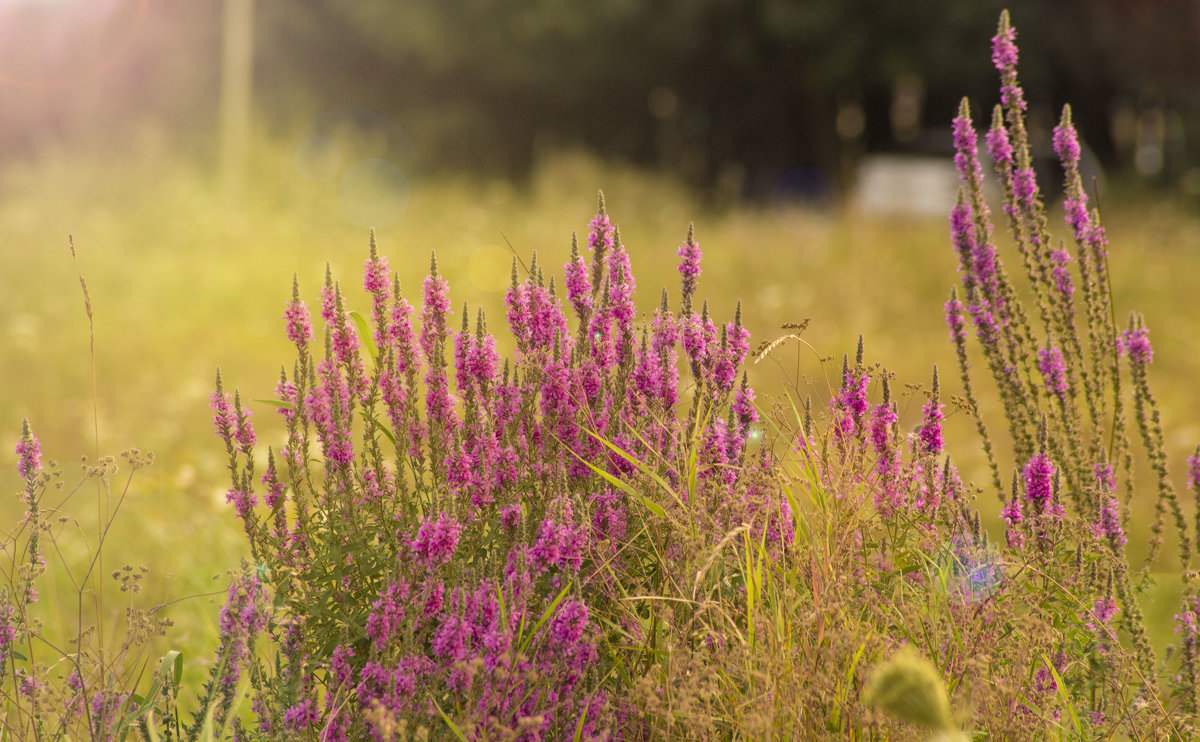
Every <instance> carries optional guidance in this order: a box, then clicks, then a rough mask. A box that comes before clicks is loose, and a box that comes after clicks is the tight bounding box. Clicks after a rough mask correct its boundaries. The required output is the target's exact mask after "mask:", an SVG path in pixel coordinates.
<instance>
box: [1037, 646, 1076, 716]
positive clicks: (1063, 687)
mask: <svg viewBox="0 0 1200 742" xmlns="http://www.w3.org/2000/svg"><path fill="white" fill-rule="evenodd" d="M1042 662H1044V663H1045V665H1046V669H1047V670H1049V671H1050V674H1051V675H1052V676H1054V688H1055V690H1056V691H1058V700H1060V701H1062V705H1063V706H1066V707H1067V713H1068V714H1069V715H1070V716H1071V725H1072V727H1073V728H1074V729H1075V731H1076V732H1080V733H1082V732H1083V725H1082V724H1080V723H1079V715H1078V714H1076V713H1075V704H1073V703H1071V696H1070V694H1069V693H1067V684H1066V683H1064V682H1063V679H1062V676H1061V675H1059V674H1058V670H1056V669H1055V668H1054V663H1053V662H1051V661H1050V658H1049V657H1047V656H1046V655H1045V653H1043V654H1042Z"/></svg>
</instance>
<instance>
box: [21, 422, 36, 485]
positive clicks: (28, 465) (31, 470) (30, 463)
mask: <svg viewBox="0 0 1200 742" xmlns="http://www.w3.org/2000/svg"><path fill="white" fill-rule="evenodd" d="M16 454H17V473H18V474H20V475H21V478H22V479H29V478H30V477H32V476H33V475H35V474H37V472H38V471H39V470H40V469H41V468H42V444H41V443H39V442H38V439H37V438H36V437H35V436H34V434H33V429H32V428H30V427H29V421H28V420H25V421H24V422H23V423H22V424H21V440H19V441H17V449H16Z"/></svg>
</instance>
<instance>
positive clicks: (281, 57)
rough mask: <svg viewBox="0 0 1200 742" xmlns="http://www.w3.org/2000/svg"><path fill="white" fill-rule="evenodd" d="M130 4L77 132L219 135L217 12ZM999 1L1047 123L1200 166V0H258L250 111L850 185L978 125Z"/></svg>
mask: <svg viewBox="0 0 1200 742" xmlns="http://www.w3.org/2000/svg"><path fill="white" fill-rule="evenodd" d="M19 1H20V0H18V2H19ZM24 1H25V2H26V3H29V2H30V1H31V0H24ZM91 1H92V0H89V2H91ZM95 2H100V3H103V2H108V3H110V4H112V3H117V4H121V0H95ZM66 4H67V3H66V2H59V3H55V5H58V6H62V5H66ZM124 6H125V7H127V8H133V7H135V6H136V7H140V8H141V9H142V15H143V16H145V17H144V18H143V19H142V20H141V21H139V23H141V25H142V28H141V30H140V32H139V35H138V39H137V40H136V41H135V42H132V43H133V44H134V47H133V51H132V52H131V53H129V54H127V55H126V57H127V59H125V61H124V62H123V64H122V65H118V68H119V69H117V70H115V71H112V72H110V73H106V76H107V77H114V76H115V77H120V76H121V75H122V74H123V75H124V76H125V77H132V78H134V79H135V80H137V81H138V87H137V92H128V91H127V90H125V89H124V88H122V89H121V91H116V90H114V91H113V92H110V93H103V92H101V93H95V94H84V95H82V97H83V98H85V99H89V98H88V96H89V95H91V96H92V97H94V98H96V101H93V104H94V105H100V106H102V107H103V109H104V111H105V112H106V114H109V115H106V116H105V117H103V118H101V119H96V118H93V119H91V120H88V122H87V124H86V127H76V128H87V129H94V128H95V127H97V126H100V127H103V126H104V125H106V124H105V123H104V122H107V125H109V126H111V127H112V128H113V129H114V130H116V131H120V130H122V127H123V126H124V123H127V119H129V118H130V117H135V116H141V115H147V114H148V113H149V114H161V115H163V116H165V117H167V118H168V120H169V121H170V122H172V125H173V126H175V125H177V126H180V127H186V126H188V125H189V124H190V125H192V126H200V127H204V126H208V125H211V124H212V123H213V122H214V121H215V112H214V111H213V107H214V102H215V100H216V98H217V92H216V90H215V87H216V86H217V85H218V84H219V79H220V76H219V74H218V71H217V70H216V69H215V65H216V64H217V60H219V58H220V55H219V50H218V48H219V42H220V39H219V36H220V27H221V24H220V12H221V3H218V2H210V3H195V4H193V3H179V2H155V1H154V0H142V1H141V2H138V0H124ZM1003 7H1008V8H1010V10H1011V12H1012V16H1013V20H1014V23H1015V25H1016V26H1017V28H1018V32H1019V36H1018V43H1019V45H1020V47H1021V51H1022V59H1021V71H1022V80H1023V82H1024V84H1025V86H1026V88H1027V89H1028V91H1029V99H1030V105H1031V113H1032V114H1034V117H1035V119H1040V120H1041V121H1042V122H1043V126H1044V127H1046V128H1047V129H1048V127H1050V126H1052V125H1053V123H1054V121H1055V120H1056V119H1057V116H1058V113H1059V110H1060V109H1061V106H1062V103H1063V102H1065V101H1068V100H1069V101H1070V102H1071V103H1072V105H1073V107H1074V108H1075V110H1076V116H1075V121H1076V122H1077V125H1078V126H1079V127H1080V129H1081V132H1082V134H1083V136H1084V138H1085V140H1086V141H1087V143H1088V144H1089V145H1090V147H1091V148H1092V149H1093V150H1094V152H1095V153H1096V155H1097V156H1098V158H1099V159H1100V161H1102V162H1103V163H1105V165H1107V166H1109V167H1118V168H1119V167H1125V166H1134V165H1137V166H1138V167H1139V169H1140V170H1141V171H1142V172H1143V173H1144V174H1146V175H1149V176H1153V177H1156V178H1160V179H1174V178H1178V177H1179V176H1180V175H1182V174H1183V173H1184V172H1187V171H1190V170H1191V168H1192V165H1194V164H1196V163H1200V146H1198V144H1197V143H1200V116H1198V113H1197V112H1198V111H1200V76H1197V75H1196V74H1194V72H1195V70H1197V69H1200V43H1198V42H1200V9H1198V6H1197V4H1196V3H1194V2H1190V0H1056V1H1053V2H1047V1H1046V0H910V2H905V3H898V2H893V1H892V0H604V2H594V3H586V2H571V1H569V0H403V1H396V0H258V1H257V11H256V22H255V26H256V31H255V33H256V38H255V67H254V87H255V99H254V105H255V108H256V111H257V113H258V116H259V118H260V119H261V120H263V121H264V122H266V124H267V126H268V127H269V128H270V129H271V130H272V131H275V132H277V133H280V134H284V135H286V134H287V133H288V132H289V131H290V129H289V127H294V126H296V124H297V122H302V121H304V120H305V119H306V118H308V119H311V117H313V116H315V115H319V114H320V112H321V111H323V110H329V109H331V108H338V107H348V108H361V109H369V110H372V111H376V112H378V113H380V114H383V115H386V116H388V117H390V118H392V119H394V120H395V121H397V122H399V123H400V124H401V125H402V126H403V127H404V128H405V130H406V131H407V132H408V134H409V135H410V136H411V137H412V139H413V140H414V141H415V142H416V144H417V147H418V149H419V151H420V152H421V155H422V159H423V160H424V161H425V164H426V168H427V170H429V169H437V168H462V169H468V170H472V171H475V170H482V171H486V172H493V173H504V174H508V175H510V176H515V175H520V174H521V173H523V172H525V171H527V169H528V168H529V167H530V166H531V164H532V163H534V162H536V159H537V157H538V156H539V155H540V154H541V153H542V152H545V151H552V150H554V149H555V148H558V147H566V146H577V145H578V146H584V147H586V148H589V149H591V150H594V151H596V152H597V153H599V154H601V155H603V156H608V157H618V158H622V159H625V160H628V161H631V162H635V163H640V164H646V165H651V166H657V167H662V168H666V169H669V170H672V171H675V172H677V173H679V174H681V175H682V176H684V177H685V178H687V179H689V180H691V181H693V182H695V183H696V184H698V185H712V184H716V183H724V184H725V185H726V186H729V187H732V188H735V189H736V190H737V191H739V192H740V193H743V194H749V195H754V194H761V193H763V192H764V190H765V189H766V188H769V186H770V184H771V183H774V182H775V181H776V180H777V178H778V176H779V174H780V173H781V172H783V171H785V170H788V169H792V168H797V167H803V168H811V169H814V170H816V171H819V172H824V173H829V174H830V175H831V176H832V179H833V180H834V181H840V180H843V179H844V176H845V175H846V174H847V173H848V172H849V167H850V164H851V163H852V162H853V160H854V158H855V157H857V156H858V155H859V154H861V153H863V152H868V151H881V150H901V151H928V152H930V153H941V152H945V151H948V146H949V134H948V130H949V121H950V119H951V117H952V116H953V115H954V112H955V109H956V106H957V103H958V100H959V98H960V97H961V96H963V95H967V96H968V97H969V98H970V99H971V101H972V103H973V104H974V107H975V111H976V117H977V120H979V121H981V122H986V120H987V117H988V116H989V115H990V109H991V106H992V105H993V103H994V102H995V100H996V97H997V94H996V85H997V83H996V76H995V74H994V72H993V70H992V68H991V63H990V59H989V56H990V55H989V48H988V39H990V37H991V36H992V34H993V33H994V29H995V24H996V20H997V17H998V15H999V12H1000V10H1001V8H1003ZM126 14H127V15H129V11H127V13H126ZM13 23H14V22H13V21H12V20H11V18H6V17H5V16H3V15H0V48H5V44H12V43H14V42H16V43H19V38H20V30H19V29H17V28H16V27H15V26H14V25H13ZM4 24H7V26H8V27H7V28H5V27H4ZM9 48H11V47H9ZM4 59H5V55H4V54H0V64H3V63H4ZM0 75H3V67H2V66H0ZM3 82H4V81H3V80H2V79H0V137H3V140H4V141H6V142H8V143H9V144H10V145H11V144H12V143H13V142H16V143H18V144H19V143H20V142H21V141H22V140H23V138H24V139H25V140H28V139H30V138H32V137H35V136H38V135H44V134H45V131H46V129H45V124H44V123H43V122H41V121H40V120H34V121H31V120H29V119H31V117H30V116H29V115H23V114H22V113H21V102H22V98H21V96H22V95H24V96H27V97H28V96H31V95H33V96H34V97H37V96H41V97H40V98H39V99H38V100H39V101H41V102H40V105H41V106H42V107H43V108H50V109H54V110H55V111H56V112H57V114H58V115H59V117H60V118H63V117H65V119H69V115H70V112H71V110H72V106H76V107H77V106H78V105H82V104H80V103H79V101H78V100H73V97H74V98H78V97H79V96H80V91H79V90H78V87H77V88H76V89H74V90H72V91H69V92H70V93H71V95H69V96H61V98H55V97H54V96H55V93H54V92H53V91H50V92H47V91H40V92H38V91H35V92H34V93H31V92H30V91H29V90H28V89H27V87H26V88H22V87H16V88H14V87H13V86H11V85H8V86H4V85H3ZM91 82H92V83H95V84H94V85H92V87H96V86H100V87H102V86H103V85H106V84H110V83H108V82H106V81H105V80H104V79H103V78H102V77H97V78H96V79H95V80H92V81H91ZM47 98H48V99H49V101H50V102H49V103H47V101H46V99H47ZM97 101H98V102H97ZM34 118H36V117H34ZM23 119H24V120H23ZM65 119H64V120H65ZM123 122H124V123H123ZM56 126H57V127H58V128H59V129H61V130H62V131H63V132H68V133H69V131H70V130H71V129H72V126H71V124H70V123H69V121H68V122H67V123H62V122H60V123H59V124H56ZM1154 147H1157V152H1158V161H1157V165H1158V166H1157V169H1156V168H1155V164H1156V162H1155V160H1154V152H1153V151H1151V150H1153V149H1154ZM1139 158H1140V160H1139Z"/></svg>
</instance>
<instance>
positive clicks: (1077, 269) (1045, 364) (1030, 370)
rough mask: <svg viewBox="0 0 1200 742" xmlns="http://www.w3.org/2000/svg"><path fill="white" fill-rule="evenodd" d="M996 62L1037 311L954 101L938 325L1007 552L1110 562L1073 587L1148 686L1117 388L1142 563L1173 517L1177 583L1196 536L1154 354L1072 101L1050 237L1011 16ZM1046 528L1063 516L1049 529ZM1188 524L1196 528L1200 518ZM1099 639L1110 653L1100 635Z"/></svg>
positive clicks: (1003, 138)
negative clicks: (976, 437)
mask: <svg viewBox="0 0 1200 742" xmlns="http://www.w3.org/2000/svg"><path fill="white" fill-rule="evenodd" d="M992 62H993V65H994V66H995V69H996V71H997V72H998V73H999V77H1000V103H999V105H997V106H996V107H995V109H994V110H993V113H992V117H991V124H990V128H989V130H988V131H987V134H986V146H987V149H988V154H989V155H990V158H991V160H992V163H993V166H994V169H995V175H996V178H997V180H998V182H999V185H1000V191H1001V193H1002V197H1003V202H1002V204H1003V205H1002V209H1003V213H1004V216H1005V221H1006V224H1007V227H1008V231H1009V233H1010V236H1011V237H1012V240H1013V242H1014V244H1015V245H1016V248H1017V252H1018V254H1019V256H1020V263H1021V266H1022V268H1023V273H1024V275H1025V278H1026V279H1027V282H1028V288H1029V291H1028V294H1029V295H1030V296H1031V297H1032V300H1033V303H1034V305H1035V311H1034V312H1033V313H1032V314H1030V313H1027V312H1026V310H1025V309H1024V307H1023V306H1022V303H1021V301H1020V300H1019V297H1018V293H1017V291H1016V290H1015V288H1014V286H1013V284H1012V282H1011V281H1010V280H1009V278H1008V276H1007V274H1006V272H1005V270H1004V265H1003V262H1002V260H1001V259H1000V257H999V252H998V250H997V249H996V247H995V243H994V242H993V240H992V232H993V225H992V222H991V217H990V213H989V210H988V206H987V203H986V200H985V198H984V197H983V190H982V177H983V176H982V168H981V167H980V165H979V161H978V156H977V151H976V150H977V146H978V145H977V135H976V133H975V130H974V124H973V122H972V120H971V114H970V109H969V107H968V106H967V103H966V101H965V100H964V101H963V103H962V106H961V107H960V109H959V114H958V116H957V117H956V118H955V119H954V121H953V124H952V129H953V134H954V143H955V150H956V155H955V164H956V166H957V168H958V172H959V176H960V183H961V186H960V192H959V197H958V200H957V203H956V205H955V206H954V208H953V209H952V210H951V213H950V236H951V243H952V245H953V248H954V250H955V253H956V254H957V256H958V259H959V266H960V277H961V286H960V289H961V297H962V299H961V300H960V299H959V297H958V295H953V294H952V296H951V300H950V302H949V303H947V305H946V321H947V324H948V326H949V328H950V334H951V339H952V341H953V343H954V346H955V348H956V351H957V354H958V360H959V366H960V370H961V372H962V378H963V383H964V389H965V391H966V396H967V402H968V405H969V407H970V409H971V411H972V412H973V413H974V414H975V417H976V421H977V427H978V430H979V433H980V435H981V438H982V439H983V442H984V450H985V453H986V455H987V458H988V463H989V466H990V468H991V471H992V476H993V484H994V486H995V489H996V493H997V495H998V496H999V497H1000V499H1001V501H1002V510H1001V518H1002V519H1003V520H1004V521H1005V522H1006V524H1007V526H1008V529H1007V530H1008V539H1007V540H1008V546H1009V547H1010V549H1011V550H1012V551H1013V552H1015V553H1016V554H1017V555H1018V556H1017V557H1016V558H1018V559H1021V560H1032V561H1033V562H1035V563H1037V564H1038V565H1039V567H1038V569H1039V570H1049V571H1050V572H1051V573H1054V574H1060V575H1062V576H1063V577H1062V579H1067V578H1068V577H1069V578H1070V579H1071V580H1074V581H1079V580H1081V579H1083V577H1081V576H1080V575H1079V569H1080V565H1082V564H1083V563H1084V562H1085V561H1087V560H1089V559H1090V560H1093V561H1097V562H1099V563H1102V564H1106V565H1109V570H1110V571H1109V573H1108V574H1109V577H1108V582H1107V583H1104V582H1103V581H1102V580H1100V579H1099V578H1098V577H1094V576H1093V577H1091V578H1088V581H1087V582H1086V583H1084V588H1085V589H1086V590H1090V591H1092V593H1093V595H1094V597H1093V598H1092V600H1093V604H1094V609H1093V611H1092V618H1091V619H1090V620H1091V622H1092V624H1093V625H1100V624H1102V625H1104V626H1106V627H1107V626H1109V624H1110V622H1114V621H1115V623H1114V626H1115V627H1119V629H1120V631H1122V632H1124V633H1125V635H1126V636H1127V637H1128V640H1129V642H1130V644H1131V645H1132V646H1133V649H1134V654H1135V657H1136V664H1137V668H1138V673H1139V676H1138V677H1137V680H1136V682H1137V683H1138V684H1139V685H1140V686H1141V687H1142V688H1143V689H1144V692H1146V693H1147V694H1153V693H1155V692H1156V687H1157V677H1158V676H1157V669H1156V660H1155V657H1154V654H1153V651H1152V649H1151V648H1150V645H1149V642H1148V640H1147V637H1146V630H1145V626H1144V621H1143V618H1142V614H1141V612H1140V608H1139V606H1138V601H1137V599H1136V597H1135V595H1136V586H1135V584H1134V582H1133V578H1132V577H1131V573H1130V570H1129V568H1128V560H1127V557H1126V553H1125V543H1126V539H1125V535H1124V534H1125V522H1124V521H1125V518H1126V517H1127V516H1126V514H1125V513H1126V511H1125V510H1124V509H1123V508H1122V507H1121V503H1120V502H1119V501H1118V499H1117V496H1116V495H1117V492H1116V490H1117V482H1118V481H1121V482H1123V484H1124V489H1125V493H1124V497H1125V503H1126V505H1127V506H1128V505H1129V504H1131V499H1132V498H1133V497H1134V496H1135V493H1134V489H1133V482H1134V476H1133V456H1132V453H1131V446H1130V431H1129V430H1127V424H1126V420H1125V412H1124V409H1125V404H1126V402H1125V401H1124V399H1125V397H1124V393H1123V392H1124V389H1126V388H1132V397H1133V405H1134V411H1135V422H1136V430H1137V432H1138V438H1139V439H1140V441H1141V443H1142V446H1143V448H1144V450H1145V452H1146V455H1147V458H1148V460H1149V463H1150V468H1151V470H1152V471H1153V473H1154V475H1155V479H1156V481H1157V496H1156V502H1157V504H1156V512H1157V519H1156V521H1155V524H1154V526H1153V536H1152V539H1151V543H1150V550H1149V555H1148V557H1147V561H1146V569H1147V570H1148V569H1149V568H1150V565H1151V564H1152V563H1153V562H1154V561H1155V559H1156V558H1157V556H1158V551H1159V548H1160V546H1161V543H1162V542H1163V539H1164V537H1165V530H1166V524H1167V517H1168V515H1170V516H1171V517H1172V522H1173V525H1174V530H1175V533H1176V537H1177V540H1178V543H1179V556H1180V562H1181V567H1182V570H1183V574H1184V580H1185V583H1188V582H1189V581H1190V579H1191V574H1192V572H1191V569H1192V543H1193V536H1192V535H1191V534H1190V533H1189V530H1190V529H1189V526H1188V523H1187V522H1186V520H1185V518H1184V516H1183V513H1182V508H1181V507H1180V503H1179V500H1178V497H1177V496H1176V494H1175V492H1174V489H1173V487H1172V484H1171V480H1170V478H1169V475H1168V471H1167V461H1166V454H1165V446H1164V439H1163V434H1162V429H1161V425H1160V423H1159V417H1158V411H1157V407H1156V404H1155V400H1154V397H1153V395H1152V394H1151V393H1150V388H1149V383H1148V366H1149V364H1150V361H1151V360H1152V357H1153V354H1152V351H1151V349H1150V344H1149V339H1148V331H1147V330H1146V328H1145V326H1144V324H1143V323H1142V321H1141V319H1140V318H1137V317H1134V318H1133V319H1131V321H1130V325H1129V328H1128V329H1127V330H1125V331H1124V332H1121V331H1119V330H1118V329H1117V327H1116V325H1115V321H1114V311H1113V307H1112V301H1111V291H1110V288H1109V282H1110V277H1109V274H1108V268H1107V249H1108V239H1107V235H1106V233H1105V231H1104V229H1103V227H1101V226H1100V218H1099V214H1098V213H1097V212H1096V210H1095V209H1093V208H1090V207H1089V205H1088V197H1087V193H1086V191H1085V188H1084V184H1083V182H1082V179H1081V177H1080V172H1079V162H1080V153H1081V146H1080V143H1079V139H1078V134H1077V131H1076V129H1075V126H1074V122H1073V120H1072V117H1071V110H1070V108H1069V107H1065V108H1064V109H1063V114H1062V118H1061V120H1060V122H1059V124H1058V125H1057V126H1056V127H1055V129H1054V132H1053V137H1052V139H1053V148H1054V151H1055V153H1056V154H1057V155H1058V157H1059V160H1060V161H1061V163H1062V173H1063V179H1064V192H1065V200H1064V203H1063V207H1064V218H1065V224H1066V227H1067V228H1068V230H1069V233H1070V238H1069V239H1070V243H1071V244H1072V245H1073V249H1071V250H1068V249H1067V247H1065V243H1066V241H1065V240H1064V241H1059V242H1058V243H1057V244H1056V243H1055V242H1054V240H1053V238H1052V237H1051V235H1050V232H1049V226H1048V220H1047V218H1046V209H1045V207H1044V205H1043V201H1042V197H1041V193H1040V191H1039V188H1038V183H1037V179H1036V177H1035V176H1034V171H1033V164H1032V162H1033V160H1032V149H1031V146H1030V144H1029V133H1028V130H1027V126H1026V120H1025V110H1026V97H1025V92H1024V90H1023V88H1022V87H1021V84H1020V81H1019V78H1018V71H1017V62H1018V50H1017V45H1016V30H1015V29H1014V28H1013V26H1012V25H1011V23H1010V20H1009V16H1008V13H1007V11H1006V12H1004V13H1002V14H1001V17H1000V23H999V27H998V29H997V32H996V35H995V36H994V37H993V39H992ZM1033 317H1036V320H1034V319H1032V318H1033ZM968 322H969V324H970V326H971V327H972V328H973V329H974V335H975V337H976V339H977V341H978V342H979V345H980V348H981V350H982V353H983V357H984V359H985V360H986V362H987V368H988V371H989V373H990V375H991V377H992V379H993V380H994V382H995V384H996V389H997V392H998V396H999V399H1000V402H1001V407H1002V409H1003V412H1004V415H1005V419H1006V422H1007V427H1008V430H1009V433H1010V436H1011V442H1012V456H1013V458H1014V459H1015V461H1016V462H1018V465H1019V466H1020V467H1021V469H1020V472H1019V476H1016V475H1014V478H1013V487H1012V489H1011V491H1009V492H1005V491H1004V489H1003V488H1002V487H1001V486H1000V483H999V476H998V473H999V472H998V463H997V455H996V454H997V452H996V446H995V444H994V442H993V441H992V440H991V439H990V437H989V435H988V432H987V428H986V427H985V426H984V423H983V419H982V418H981V417H980V415H979V407H978V403H977V399H976V397H977V394H978V392H976V391H975V387H974V386H973V385H972V381H973V379H972V376H971V373H970V368H969V364H968V362H967V353H966V344H967V340H968V332H967V326H968ZM1035 338H1044V340H1042V341H1040V342H1039V341H1035ZM1121 355H1124V356H1125V357H1126V359H1127V363H1126V364H1124V365H1122V364H1121V363H1120V362H1119V357H1120V356H1121ZM1110 462H1111V463H1110ZM1056 523H1062V524H1064V525H1063V526H1062V527H1061V529H1060V527H1059V526H1057V525H1055V524H1056ZM1196 525H1197V526H1198V527H1200V521H1197V524H1196ZM1056 533H1057V534H1060V536H1055V535H1054V534H1056ZM1067 533H1082V534H1090V536H1091V537H1090V538H1089V537H1087V536H1084V537H1081V538H1080V539H1079V540H1078V541H1077V542H1075V543H1074V544H1072V543H1071V541H1070V539H1063V538H1062V537H1061V534H1067ZM1026 534H1032V535H1034V536H1035V537H1036V542H1035V543H1036V544H1037V546H1038V548H1037V549H1032V550H1030V549H1028V548H1026V547H1027V541H1026ZM1105 584H1107V587H1104V585H1105ZM1102 588H1103V591H1102V592H1101V589H1102ZM1185 592H1188V590H1186V589H1185ZM1114 616H1115V617H1116V618H1115V619H1114ZM1113 630H1116V629H1115V628H1114V629H1113ZM1105 646H1110V647H1111V643H1109V644H1105ZM1183 649H1184V651H1183V662H1184V665H1185V666H1186V667H1189V668H1192V667H1193V666H1194V664H1195V661H1196V658H1195V651H1196V650H1195V646H1194V642H1192V643H1185V644H1184V647H1183ZM1185 674H1186V673H1185ZM1193 674H1194V673H1193ZM1072 687H1074V686H1072ZM1072 692H1079V693H1082V691H1081V690H1080V691H1072ZM1189 692H1192V691H1189ZM1093 700H1095V697H1094V696H1093ZM1096 702H1097V703H1099V704H1100V705H1098V706H1096V707H1094V708H1095V713H1096V714H1099V716H1098V717H1097V718H1101V717H1103V713H1102V712H1101V710H1100V708H1101V706H1103V703H1102V702H1101V701H1096ZM1193 710H1194V709H1193Z"/></svg>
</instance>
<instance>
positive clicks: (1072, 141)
mask: <svg viewBox="0 0 1200 742" xmlns="http://www.w3.org/2000/svg"><path fill="white" fill-rule="evenodd" d="M1052 141H1053V143H1054V153H1055V154H1057V155H1058V159H1059V160H1061V161H1062V164H1063V165H1064V166H1078V165H1079V154H1080V150H1079V134H1078V133H1077V132H1076V131H1075V124H1074V123H1073V122H1072V121H1071V109H1070V107H1069V106H1068V107H1066V108H1064V109H1063V117H1062V120H1061V121H1060V122H1059V124H1058V126H1056V127H1054V135H1053V137H1052Z"/></svg>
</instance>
